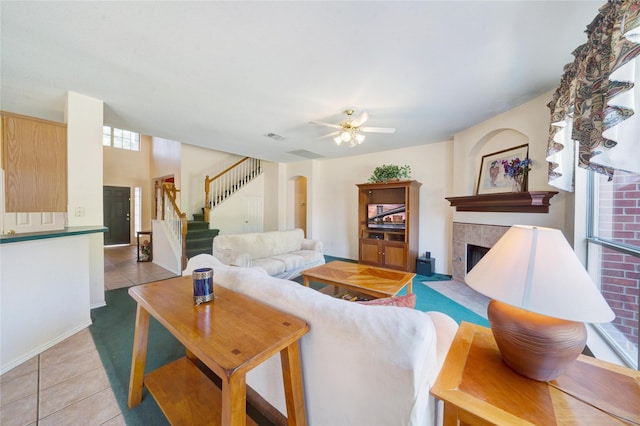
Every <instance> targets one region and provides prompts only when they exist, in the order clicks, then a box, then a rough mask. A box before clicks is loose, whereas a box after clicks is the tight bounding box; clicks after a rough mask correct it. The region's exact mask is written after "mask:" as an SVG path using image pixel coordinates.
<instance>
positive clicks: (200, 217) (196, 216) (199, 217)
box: [193, 213, 204, 222]
mask: <svg viewBox="0 0 640 426" xmlns="http://www.w3.org/2000/svg"><path fill="white" fill-rule="evenodd" d="M193 220H194V221H196V222H204V213H194V214H193Z"/></svg>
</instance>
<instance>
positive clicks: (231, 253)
mask: <svg viewBox="0 0 640 426" xmlns="http://www.w3.org/2000/svg"><path fill="white" fill-rule="evenodd" d="M212 253H213V255H214V256H215V257H216V258H218V260H220V261H221V262H222V263H224V264H225V265H232V266H241V267H245V268H246V267H259V268H262V269H264V270H265V271H266V272H267V274H269V275H271V276H274V277H277V278H286V279H289V278H295V277H297V276H298V275H300V273H301V272H302V271H303V270H305V269H308V268H312V267H314V266H318V265H322V264H323V263H324V255H323V253H322V242H321V241H318V240H311V239H308V238H305V237H304V232H303V231H302V229H291V230H287V231H271V232H255V233H246V234H227V235H225V234H221V235H217V236H216V237H215V238H214V239H213V252H212Z"/></svg>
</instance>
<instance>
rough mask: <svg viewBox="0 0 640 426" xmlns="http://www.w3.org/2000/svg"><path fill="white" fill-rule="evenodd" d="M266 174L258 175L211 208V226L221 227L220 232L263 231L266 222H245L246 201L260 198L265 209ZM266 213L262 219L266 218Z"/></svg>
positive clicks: (246, 219)
mask: <svg viewBox="0 0 640 426" xmlns="http://www.w3.org/2000/svg"><path fill="white" fill-rule="evenodd" d="M264 194H265V176H264V175H262V176H258V177H257V178H255V179H254V180H252V181H251V182H250V183H248V184H247V185H245V186H244V187H243V188H241V189H240V190H238V191H237V192H236V193H234V194H233V195H232V196H231V197H229V198H228V199H226V200H225V201H224V202H222V204H220V205H218V206H216V207H214V208H212V209H211V214H210V215H209V227H210V228H212V229H219V230H220V234H242V233H245V232H249V230H251V231H252V232H253V231H255V232H262V231H263V230H265V229H264V222H261V223H260V224H256V223H245V221H248V220H249V218H248V217H247V209H246V204H245V203H246V202H247V199H248V198H254V199H259V201H260V202H261V203H262V206H263V207H262V209H263V213H266V212H265V210H264V204H265V203H264V198H265V196H264ZM264 216H265V215H264V214H263V218H262V220H264Z"/></svg>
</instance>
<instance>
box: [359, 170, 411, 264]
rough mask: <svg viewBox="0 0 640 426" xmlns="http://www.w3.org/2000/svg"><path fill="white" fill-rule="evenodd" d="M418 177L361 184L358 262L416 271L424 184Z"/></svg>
mask: <svg viewBox="0 0 640 426" xmlns="http://www.w3.org/2000/svg"><path fill="white" fill-rule="evenodd" d="M421 185H422V184H421V183H420V182H417V181H415V180H406V181H399V182H387V183H363V184H358V185H357V186H358V233H359V235H358V237H359V255H358V262H359V263H361V264H365V265H373V266H379V267H382V268H390V269H398V270H402V271H408V272H415V269H416V259H417V257H418V221H419V218H420V213H419V206H420V200H419V197H420V186H421Z"/></svg>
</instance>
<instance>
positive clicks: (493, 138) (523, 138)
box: [467, 128, 529, 193]
mask: <svg viewBox="0 0 640 426" xmlns="http://www.w3.org/2000/svg"><path fill="white" fill-rule="evenodd" d="M528 143H529V137H528V136H527V135H525V134H524V133H522V132H520V131H519V130H516V129H512V128H501V129H495V130H492V131H490V132H489V133H487V134H485V135H484V136H482V137H481V138H480V139H478V140H477V141H476V143H475V144H474V145H473V146H472V147H471V149H469V151H468V153H469V154H468V157H467V167H468V170H473V176H472V179H473V189H474V193H475V189H476V188H477V186H478V179H479V171H480V163H481V161H482V157H483V156H484V155H488V154H492V153H494V152H498V151H502V150H505V149H509V148H514V147H516V146H520V145H525V144H528Z"/></svg>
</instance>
